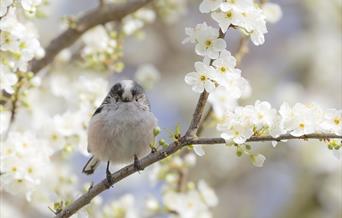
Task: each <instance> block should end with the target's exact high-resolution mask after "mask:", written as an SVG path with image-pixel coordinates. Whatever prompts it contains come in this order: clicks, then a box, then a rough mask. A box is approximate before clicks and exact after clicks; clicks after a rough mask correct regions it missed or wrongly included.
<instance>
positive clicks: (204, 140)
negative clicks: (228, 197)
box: [188, 133, 342, 145]
mask: <svg viewBox="0 0 342 218" xmlns="http://www.w3.org/2000/svg"><path fill="white" fill-rule="evenodd" d="M289 139H304V140H306V139H319V140H328V139H342V136H338V135H335V134H317V133H315V134H308V135H302V136H293V135H290V134H284V135H281V136H279V137H272V136H252V137H251V138H249V139H248V140H247V142H265V141H277V142H280V141H283V140H289ZM188 142H190V143H191V144H198V145H200V144H225V143H226V141H225V140H224V139H223V138H198V139H193V140H188Z"/></svg>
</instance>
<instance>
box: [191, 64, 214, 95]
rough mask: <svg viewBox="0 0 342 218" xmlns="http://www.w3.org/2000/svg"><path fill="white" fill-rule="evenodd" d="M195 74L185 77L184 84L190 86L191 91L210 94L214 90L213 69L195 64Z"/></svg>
mask: <svg viewBox="0 0 342 218" xmlns="http://www.w3.org/2000/svg"><path fill="white" fill-rule="evenodd" d="M195 70H196V72H191V73H188V74H186V75H185V82H186V83H187V84H188V85H191V86H192V90H193V91H194V92H197V93H201V92H203V91H204V90H206V91H207V92H212V91H213V90H214V89H215V83H214V82H213V79H214V74H215V69H214V68H213V67H212V66H208V65H206V64H204V63H202V62H196V63H195Z"/></svg>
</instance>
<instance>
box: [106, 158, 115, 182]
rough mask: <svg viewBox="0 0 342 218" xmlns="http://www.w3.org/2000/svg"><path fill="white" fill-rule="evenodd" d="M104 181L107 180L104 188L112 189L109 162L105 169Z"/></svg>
mask: <svg viewBox="0 0 342 218" xmlns="http://www.w3.org/2000/svg"><path fill="white" fill-rule="evenodd" d="M106 179H107V184H106V187H107V188H113V185H112V184H113V182H114V181H113V177H112V173H111V172H110V170H109V161H108V162H107V168H106Z"/></svg>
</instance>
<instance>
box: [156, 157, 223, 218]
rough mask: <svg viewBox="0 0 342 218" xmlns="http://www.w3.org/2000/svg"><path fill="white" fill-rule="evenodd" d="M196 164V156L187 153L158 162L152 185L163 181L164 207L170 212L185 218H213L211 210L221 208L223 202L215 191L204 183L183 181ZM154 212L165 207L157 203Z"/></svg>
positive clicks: (200, 181) (202, 181) (201, 181)
mask: <svg viewBox="0 0 342 218" xmlns="http://www.w3.org/2000/svg"><path fill="white" fill-rule="evenodd" d="M195 164H196V155H194V154H193V153H186V154H185V155H183V156H177V155H175V156H173V157H170V158H167V159H165V160H162V161H161V162H158V163H156V164H155V165H154V166H153V167H154V168H153V171H152V173H151V174H150V178H151V179H152V182H153V183H155V182H157V181H163V182H164V186H163V189H162V206H163V207H164V210H165V209H166V211H175V212H176V213H177V215H178V216H173V215H172V214H170V215H171V217H183V218H195V217H208V218H210V217H212V213H211V208H213V207H215V206H217V204H218V202H219V199H218V197H217V195H216V193H215V192H214V190H213V189H212V188H211V187H210V186H209V185H208V184H207V183H206V182H205V181H204V180H199V181H198V182H197V183H195V182H191V181H183V178H182V174H183V173H185V172H186V171H187V170H189V168H191V167H193V166H194V165H195ZM154 205H155V206H154V207H153V208H154V211H155V212H158V211H159V210H160V209H161V208H163V207H162V206H161V205H160V204H154Z"/></svg>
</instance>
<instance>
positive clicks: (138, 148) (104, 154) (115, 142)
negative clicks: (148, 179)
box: [82, 80, 157, 184]
mask: <svg viewBox="0 0 342 218" xmlns="http://www.w3.org/2000/svg"><path fill="white" fill-rule="evenodd" d="M156 127H157V118H156V117H155V115H154V114H153V113H152V112H151V108H150V103H149V100H148V98H147V96H146V94H145V91H144V89H143V87H142V86H141V85H139V84H138V83H137V82H135V81H133V80H122V81H120V82H118V83H116V84H114V85H113V86H112V88H111V89H110V91H109V92H108V94H107V96H106V97H105V99H104V100H103V102H102V103H101V105H100V106H99V107H98V108H96V110H95V112H94V114H93V115H92V117H91V119H90V121H89V125H88V148H87V149H88V152H89V153H90V154H92V156H91V157H90V159H89V160H88V162H87V163H86V164H85V166H84V167H83V170H82V172H83V173H85V174H87V175H90V174H93V173H94V171H95V170H96V168H97V167H98V166H99V164H100V163H101V161H107V168H106V178H107V181H108V182H109V184H111V182H112V180H111V178H112V177H111V172H110V169H109V165H110V163H114V164H123V163H129V161H131V160H133V161H134V162H133V163H134V167H136V169H137V170H138V171H140V170H143V168H142V167H141V166H140V162H139V159H138V157H141V156H142V155H145V154H147V153H148V152H149V151H150V152H151V151H152V152H153V151H154V149H151V148H153V147H152V146H151V145H152V143H153V142H154V140H155V139H154V138H155V136H154V133H153V132H154V129H155V128H156Z"/></svg>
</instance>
